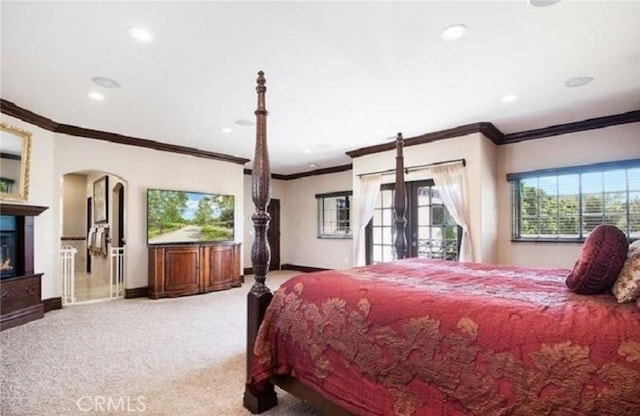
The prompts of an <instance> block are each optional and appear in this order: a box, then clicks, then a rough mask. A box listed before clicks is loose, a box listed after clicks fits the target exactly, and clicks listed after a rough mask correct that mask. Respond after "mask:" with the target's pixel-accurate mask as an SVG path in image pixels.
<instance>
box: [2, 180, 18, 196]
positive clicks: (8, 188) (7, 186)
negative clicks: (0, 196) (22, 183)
mask: <svg viewBox="0 0 640 416" xmlns="http://www.w3.org/2000/svg"><path fill="white" fill-rule="evenodd" d="M15 182H16V181H14V180H13V179H9V178H0V192H4V193H6V194H10V193H13V184H14V183H15Z"/></svg>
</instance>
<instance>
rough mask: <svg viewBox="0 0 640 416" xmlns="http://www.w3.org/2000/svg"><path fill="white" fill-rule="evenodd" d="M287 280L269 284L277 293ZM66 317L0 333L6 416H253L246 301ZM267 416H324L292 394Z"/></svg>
mask: <svg viewBox="0 0 640 416" xmlns="http://www.w3.org/2000/svg"><path fill="white" fill-rule="evenodd" d="M291 275H292V273H291V272H274V273H271V274H270V277H269V279H268V284H269V286H270V287H271V288H272V289H275V288H276V287H277V286H279V284H280V283H281V282H282V281H284V280H286V279H287V278H289V277H291ZM251 284H253V277H252V276H249V277H248V278H247V283H245V284H244V285H243V286H242V287H241V288H237V289H231V290H226V291H221V292H214V293H209V294H203V295H196V296H188V297H182V298H176V299H160V300H150V299H146V298H138V299H129V300H115V301H110V302H103V303H94V304H88V305H77V306H71V307H66V308H64V309H62V310H57V311H52V312H49V313H47V314H46V315H45V317H44V319H40V320H38V321H34V322H30V323H28V324H25V325H22V326H19V327H16V328H12V329H8V330H5V331H3V332H1V333H0V362H1V372H0V373H1V374H0V382H1V388H0V393H1V405H0V406H1V407H0V414H1V415H2V416H22V415H34V416H35V415H38V416H55V415H65V416H67V415H104V414H109V415H117V414H127V415H135V414H140V415H147V416H149V415H167V416H179V415H180V416H181V415H186V416H200V415H202V416H204V415H206V416H212V415H230V416H235V415H243V416H244V415H249V414H250V413H249V412H248V411H246V410H245V409H244V408H243V407H242V394H243V391H244V377H245V351H244V350H245V342H246V341H245V340H246V335H245V320H246V305H245V302H246V294H247V291H248V290H249V288H250V285H251ZM278 398H279V400H280V405H279V406H278V407H276V408H274V409H271V410H270V411H268V412H265V413H263V414H264V415H267V416H274V415H277V416H281V415H305V416H306V415H309V416H311V415H313V416H318V415H319V413H318V412H316V411H314V410H313V409H311V408H309V407H308V406H307V405H305V404H303V403H301V402H299V401H298V400H297V399H295V398H293V397H292V396H290V395H289V394H287V393H284V392H281V391H279V392H278Z"/></svg>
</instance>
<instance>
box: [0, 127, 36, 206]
mask: <svg viewBox="0 0 640 416" xmlns="http://www.w3.org/2000/svg"><path fill="white" fill-rule="evenodd" d="M30 159H31V133H30V132H28V131H26V130H22V129H20V128H18V127H15V126H11V125H9V124H6V123H2V122H0V200H7V201H26V200H27V199H28V198H29V164H30V163H31V160H30Z"/></svg>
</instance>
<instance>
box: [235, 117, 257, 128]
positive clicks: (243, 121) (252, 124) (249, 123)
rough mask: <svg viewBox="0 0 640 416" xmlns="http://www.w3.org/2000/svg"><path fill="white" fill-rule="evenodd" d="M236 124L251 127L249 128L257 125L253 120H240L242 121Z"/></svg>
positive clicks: (237, 121)
mask: <svg viewBox="0 0 640 416" xmlns="http://www.w3.org/2000/svg"><path fill="white" fill-rule="evenodd" d="M236 124H237V125H238V126H243V127H249V126H255V124H256V123H254V122H253V121H251V120H245V119H240V120H236Z"/></svg>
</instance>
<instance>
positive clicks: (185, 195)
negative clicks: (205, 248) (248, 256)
mask: <svg viewBox="0 0 640 416" xmlns="http://www.w3.org/2000/svg"><path fill="white" fill-rule="evenodd" d="M233 203H234V197H233V195H221V194H205V193H200V192H184V191H169V190H163V189H148V190H147V242H148V244H171V243H199V242H212V241H232V240H233V237H234V235H233V233H234V224H233V215H234V212H233V211H234V207H233Z"/></svg>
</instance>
